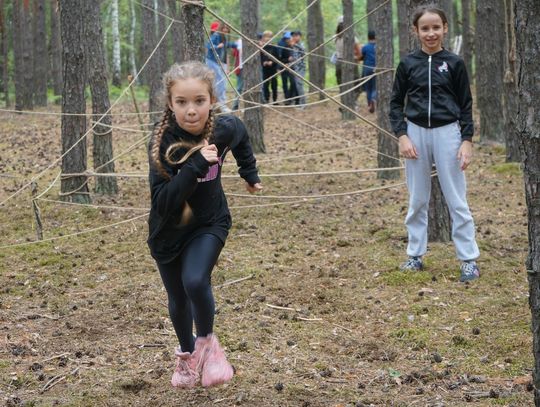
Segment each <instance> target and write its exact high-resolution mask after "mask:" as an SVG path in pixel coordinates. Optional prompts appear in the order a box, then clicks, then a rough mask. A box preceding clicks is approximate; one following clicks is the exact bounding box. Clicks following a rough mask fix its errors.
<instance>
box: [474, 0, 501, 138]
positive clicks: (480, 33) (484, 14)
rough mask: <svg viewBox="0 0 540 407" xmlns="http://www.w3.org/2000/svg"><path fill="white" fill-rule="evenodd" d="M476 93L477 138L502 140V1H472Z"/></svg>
mask: <svg viewBox="0 0 540 407" xmlns="http://www.w3.org/2000/svg"><path fill="white" fill-rule="evenodd" d="M476 21H478V22H480V24H476V34H475V38H476V47H475V48H476V94H477V106H478V110H479V111H480V140H481V141H490V142H498V143H504V139H505V137H504V115H502V114H501V112H502V111H503V106H502V89H503V75H504V66H505V65H504V46H502V45H503V44H504V42H505V38H504V37H505V36H504V29H505V27H504V4H503V0H476Z"/></svg>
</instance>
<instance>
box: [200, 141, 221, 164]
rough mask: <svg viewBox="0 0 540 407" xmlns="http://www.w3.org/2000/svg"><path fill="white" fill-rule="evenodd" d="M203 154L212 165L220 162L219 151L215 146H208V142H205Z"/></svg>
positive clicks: (202, 149)
mask: <svg viewBox="0 0 540 407" xmlns="http://www.w3.org/2000/svg"><path fill="white" fill-rule="evenodd" d="M201 154H202V156H203V157H204V159H205V160H206V161H208V162H209V163H210V164H215V163H217V162H218V149H217V147H216V145H215V144H210V145H208V140H204V147H203V148H201Z"/></svg>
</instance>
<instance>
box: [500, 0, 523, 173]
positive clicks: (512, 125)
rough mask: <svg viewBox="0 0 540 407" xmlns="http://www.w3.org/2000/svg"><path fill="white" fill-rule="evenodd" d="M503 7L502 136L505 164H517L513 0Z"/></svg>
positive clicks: (518, 155) (518, 157)
mask: <svg viewBox="0 0 540 407" xmlns="http://www.w3.org/2000/svg"><path fill="white" fill-rule="evenodd" d="M504 7H505V26H506V44H505V56H506V58H505V72H504V81H503V82H504V93H503V102H504V103H503V106H504V127H505V130H504V134H505V140H506V162H519V161H521V155H520V152H519V139H518V136H517V131H516V129H517V122H516V114H517V103H518V90H517V82H518V79H517V72H516V32H515V28H514V20H515V15H514V0H504Z"/></svg>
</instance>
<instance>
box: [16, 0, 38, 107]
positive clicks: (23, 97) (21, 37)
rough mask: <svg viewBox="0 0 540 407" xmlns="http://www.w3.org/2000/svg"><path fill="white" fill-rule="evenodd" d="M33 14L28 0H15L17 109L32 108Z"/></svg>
mask: <svg viewBox="0 0 540 407" xmlns="http://www.w3.org/2000/svg"><path fill="white" fill-rule="evenodd" d="M31 19H32V16H31V13H30V4H29V3H28V2H27V1H23V0H15V1H14V2H13V25H14V27H13V28H14V30H13V52H14V57H15V109H17V110H32V109H33V108H34V103H33V91H32V87H33V78H32V76H33V61H32V47H33V45H32V44H33V42H32V30H30V29H28V27H32V20H31Z"/></svg>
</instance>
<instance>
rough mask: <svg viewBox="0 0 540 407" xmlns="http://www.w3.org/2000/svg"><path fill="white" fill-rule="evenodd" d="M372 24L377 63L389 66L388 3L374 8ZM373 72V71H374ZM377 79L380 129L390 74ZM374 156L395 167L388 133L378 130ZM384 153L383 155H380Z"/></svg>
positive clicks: (390, 174)
mask: <svg viewBox="0 0 540 407" xmlns="http://www.w3.org/2000/svg"><path fill="white" fill-rule="evenodd" d="M373 16H374V19H375V21H374V26H375V27H377V65H378V66H384V67H389V66H393V65H394V44H393V38H394V29H393V25H392V3H388V4H386V5H385V6H383V7H381V8H380V9H378V10H377V11H376V12H375V13H374V14H373ZM375 72H377V71H375ZM384 75H385V76H383V77H382V79H386V80H380V79H379V80H378V81H377V124H378V125H379V127H380V128H382V129H390V128H391V126H390V117H389V115H390V96H391V94H392V81H391V80H390V77H391V73H387V74H384ZM377 150H378V151H379V152H381V153H382V154H378V155H377V165H378V166H379V168H388V167H397V166H398V165H397V164H399V149H398V143H397V142H396V140H395V139H394V138H391V137H390V136H389V135H388V134H385V133H382V132H379V135H378V142H377ZM383 154H385V155H383ZM400 175H401V172H400V171H399V170H393V171H381V172H378V173H377V178H379V179H398V178H399V177H400Z"/></svg>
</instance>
